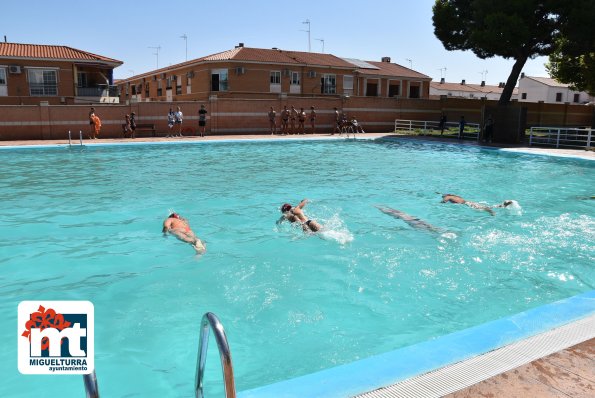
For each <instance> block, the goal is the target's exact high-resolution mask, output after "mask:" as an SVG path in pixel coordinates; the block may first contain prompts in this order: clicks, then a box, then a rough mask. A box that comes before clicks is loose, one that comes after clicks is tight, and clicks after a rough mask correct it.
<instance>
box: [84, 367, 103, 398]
mask: <svg viewBox="0 0 595 398" xmlns="http://www.w3.org/2000/svg"><path fill="white" fill-rule="evenodd" d="M83 382H84V383H85V391H86V392H87V398H99V388H98V387H97V376H96V375H95V371H93V373H89V374H86V375H83Z"/></svg>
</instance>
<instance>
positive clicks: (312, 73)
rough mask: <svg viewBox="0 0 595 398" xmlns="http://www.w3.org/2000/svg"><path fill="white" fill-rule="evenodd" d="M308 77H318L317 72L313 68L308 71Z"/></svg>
mask: <svg viewBox="0 0 595 398" xmlns="http://www.w3.org/2000/svg"><path fill="white" fill-rule="evenodd" d="M308 77H316V72H315V71H313V70H311V71H309V72H308Z"/></svg>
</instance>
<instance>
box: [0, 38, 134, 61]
mask: <svg viewBox="0 0 595 398" xmlns="http://www.w3.org/2000/svg"><path fill="white" fill-rule="evenodd" d="M0 58H35V59H60V60H69V61H95V62H105V63H110V64H117V65H121V64H123V62H122V61H118V60H117V59H113V58H108V57H104V56H102V55H97V54H93V53H90V52H87V51H82V50H77V49H76V48H72V47H67V46H52V45H44V44H21V43H5V42H0Z"/></svg>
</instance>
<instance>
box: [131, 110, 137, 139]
mask: <svg viewBox="0 0 595 398" xmlns="http://www.w3.org/2000/svg"><path fill="white" fill-rule="evenodd" d="M130 135H131V137H132V138H136V113H134V112H131V113H130Z"/></svg>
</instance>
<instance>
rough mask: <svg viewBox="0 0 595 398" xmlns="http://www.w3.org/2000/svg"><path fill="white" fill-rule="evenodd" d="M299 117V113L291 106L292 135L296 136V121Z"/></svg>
mask: <svg viewBox="0 0 595 398" xmlns="http://www.w3.org/2000/svg"><path fill="white" fill-rule="evenodd" d="M297 117H298V112H297V110H296V109H295V107H294V106H293V105H291V110H290V111H289V122H290V126H291V134H295V119H297Z"/></svg>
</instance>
